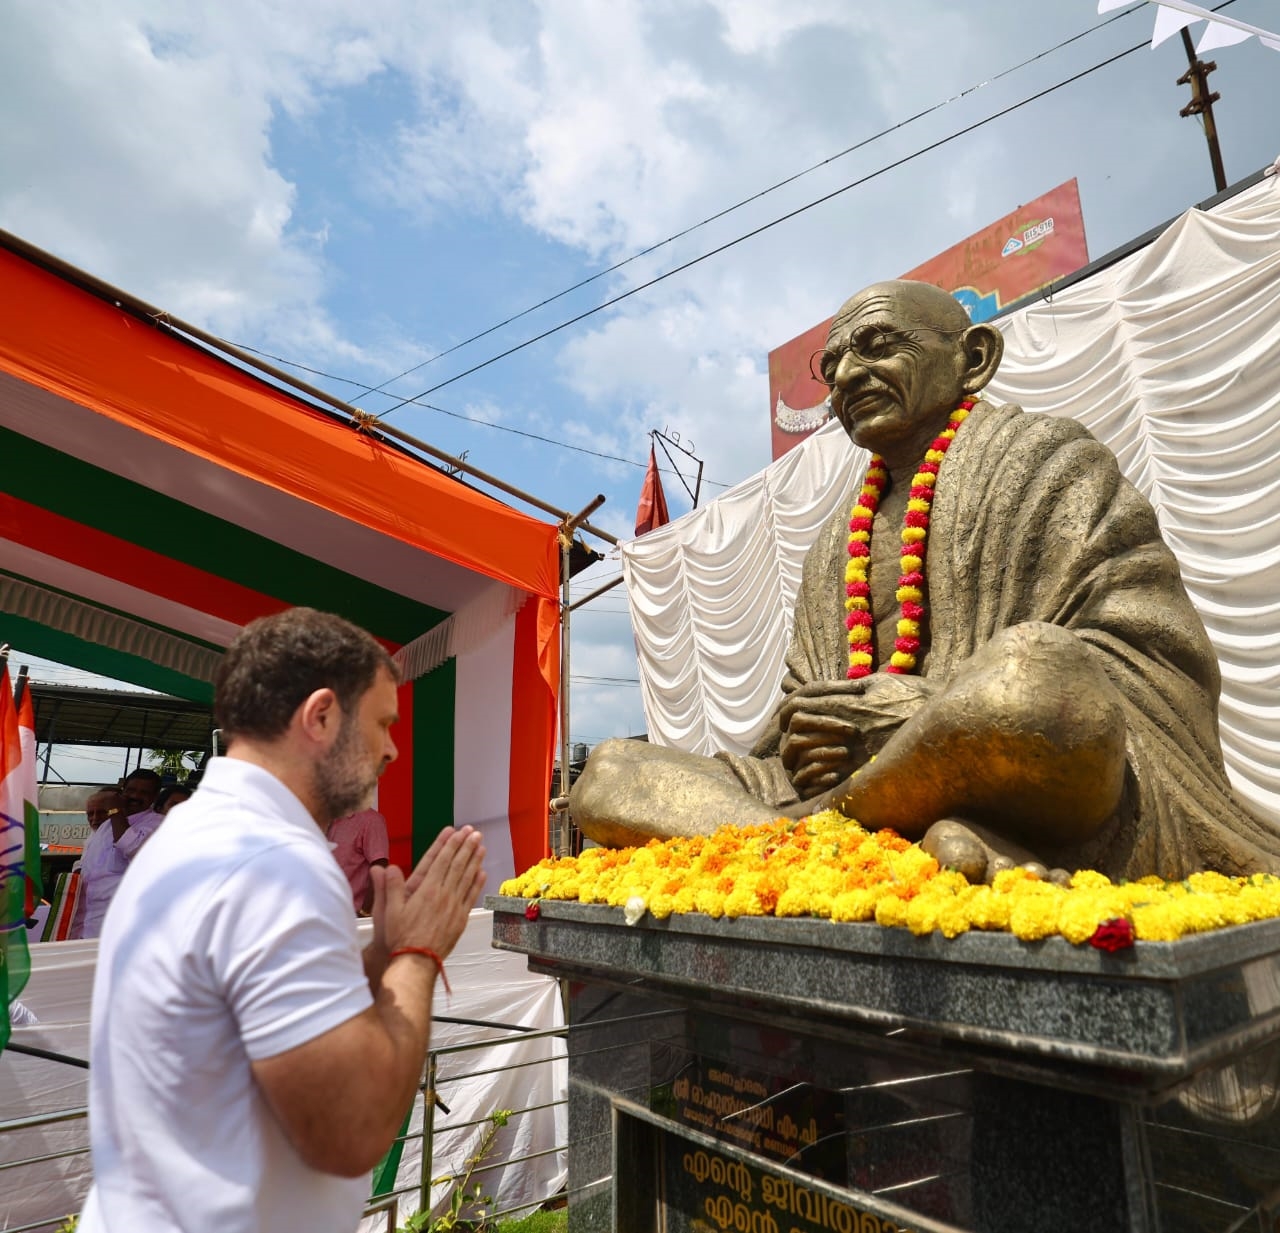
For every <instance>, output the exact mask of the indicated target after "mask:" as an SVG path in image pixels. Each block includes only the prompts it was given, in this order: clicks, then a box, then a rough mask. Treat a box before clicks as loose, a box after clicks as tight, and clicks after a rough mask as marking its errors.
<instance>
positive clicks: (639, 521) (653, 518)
mask: <svg viewBox="0 0 1280 1233" xmlns="http://www.w3.org/2000/svg"><path fill="white" fill-rule="evenodd" d="M670 521H671V515H670V514H669V513H667V498H666V494H665V493H664V492H663V491H662V480H661V478H660V477H659V475H658V458H657V455H656V454H654V452H653V445H652V443H651V444H650V445H649V466H648V469H647V470H646V471H645V473H644V483H643V484H641V485H640V505H639V508H637V510H636V534H637V535H643V534H644V533H645V532H646V531H652V530H653V529H654V527H660V526H664V525H665V524H666V523H668V522H670Z"/></svg>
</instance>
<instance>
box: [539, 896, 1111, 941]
mask: <svg viewBox="0 0 1280 1233" xmlns="http://www.w3.org/2000/svg"><path fill="white" fill-rule="evenodd" d="M541 915H542V904H541V903H539V902H538V900H536V899H534V900H531V901H530V903H529V905H528V906H527V907H526V908H525V910H524V918H525V920H537V919H538V917H539V916H541ZM1130 940H1132V939H1130Z"/></svg>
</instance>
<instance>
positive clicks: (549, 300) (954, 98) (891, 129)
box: [365, 0, 1146, 394]
mask: <svg viewBox="0 0 1280 1233" xmlns="http://www.w3.org/2000/svg"><path fill="white" fill-rule="evenodd" d="M1145 7H1146V0H1139V3H1137V4H1135V5H1133V7H1131V8H1127V9H1124V10H1123V11H1121V12H1119V13H1116V14H1115V15H1114V16H1112V17H1108V18H1107V19H1106V20H1105V21H1102V22H1099V23H1098V24H1097V25H1094V26H1090V27H1089V29H1087V30H1082V31H1080V33H1079V34H1073V35H1072V36H1071V37H1070V38H1066V39H1063V40H1062V41H1061V42H1060V43H1055V44H1054V45H1053V46H1052V47H1046V48H1045V49H1044V50H1043V51H1038V52H1036V54H1035V55H1034V56H1028V57H1027V59H1025V60H1022V61H1020V62H1019V63H1017V64H1014V65H1011V66H1010V67H1009V68H1006V69H1001V70H1000V72H998V73H996V74H995V75H994V76H992V77H987V78H985V79H984V80H982V81H979V82H977V83H975V84H974V85H972V86H968V87H966V88H965V89H963V90H961V91H960V92H959V93H957V94H953V95H951V96H950V97H948V98H945V99H942V100H941V101H939V102H937V103H933V104H932V105H930V106H928V107H925V108H924V109H923V110H921V111H917V112H916V113H915V114H914V115H911V116H908V117H907V118H906V119H904V120H899V121H897V122H896V123H894V124H891V125H889V126H888V127H887V128H883V129H881V130H880V131H879V132H878V133H873V134H872V135H871V136H870V137H864V138H862V140H860V141H856V142H854V144H853V145H851V146H846V147H845V148H844V149H843V150H839V151H837V152H836V153H835V154H832V155H829V156H828V157H827V158H824V159H822V160H820V161H819V162H816V163H813V164H811V165H810V166H808V167H805V168H804V169H803V170H801V171H796V172H793V173H792V174H791V175H788V176H785V177H783V178H782V179H781V180H778V181H776V182H775V183H773V184H770V185H769V186H768V187H767V188H762V189H758V190H757V191H756V192H754V193H752V194H750V196H747V197H744V198H742V200H741V201H735V202H734V203H733V205H730V206H725V207H724V209H721V210H717V211H716V212H715V213H714V214H709V215H707V217H706V218H703V219H700V220H699V221H698V222H696V223H691V224H690V225H689V226H687V227H685V228H683V229H682V230H680V231H677V232H675V233H674V234H672V235H669V236H667V237H666V238H665V239H662V240H658V241H657V242H656V243H654V244H650V245H649V246H648V247H647V248H642V249H640V250H639V251H638V252H634V253H632V254H631V255H630V256H629V257H624V258H623V259H622V260H621V261H616V262H614V264H613V265H611V266H607V267H606V268H605V269H603V270H597V271H596V273H594V274H591V275H589V276H588V277H586V278H583V279H579V280H578V282H576V283H574V284H573V285H572V286H569V287H566V288H565V289H564V290H563V291H557V292H556V293H555V294H554V295H549V296H547V297H546V298H545V299H541V300H539V301H538V302H537V303H536V304H531V305H530V306H529V307H528V308H524V309H521V310H520V311H519V312H517V313H512V314H511V316H509V317H505V318H504V319H503V320H501V321H499V322H498V323H497V324H496V325H491V326H488V327H487V328H486V329H483V330H481V331H480V332H479V333H477V334H472V335H471V336H470V337H468V338H464V339H463V340H462V341H461V342H457V343H454V344H453V346H451V347H448V348H446V349H445V350H444V351H440V352H437V353H436V354H435V355H432V356H429V357H428V358H427V359H425V360H423V361H422V362H421V363H418V364H415V365H414V366H413V367H412V368H406V369H405V370H404V372H400V373H397V374H396V375H395V376H394V377H388V378H387V379H386V380H385V381H382V382H380V383H379V384H377V385H373V386H366V387H365V389H366V391H367V392H368V393H371V394H373V393H381V392H382V391H383V390H385V389H386V387H387V386H389V385H392V384H394V383H395V382H396V381H399V380H400V379H401V378H403V377H408V376H410V375H412V374H413V373H415V372H418V371H419V370H421V369H423V368H426V367H427V365H429V364H434V363H435V362H436V361H437V360H442V359H444V357H445V356H447V355H452V354H453V353H454V352H455V351H460V350H461V349H462V348H463V347H466V346H469V345H470V344H471V343H473V342H479V340H480V339H482V338H487V337H488V336H489V335H490V334H493V333H495V332H496V331H498V330H500V329H502V328H503V327H504V326H508V325H511V324H512V323H513V322H516V321H519V320H520V319H521V318H522V317H527V316H528V315H529V314H530V313H534V312H537V311H538V309H540V308H545V307H546V306H547V305H548V304H554V303H555V302H556V300H560V299H563V298H564V297H565V296H567V295H571V294H572V293H573V292H575V291H580V290H581V289H582V288H583V287H586V286H588V285H589V284H591V283H594V282H597V281H598V280H599V279H601V278H606V277H608V275H610V274H615V273H617V271H618V270H621V269H622V268H623V267H624V266H628V265H630V264H631V263H632V262H633V261H639V260H640V259H641V258H643V257H648V256H650V255H651V254H653V253H656V252H657V251H658V250H659V249H662V248H665V247H667V245H669V244H674V243H675V242H676V241H677V240H682V239H684V237H685V236H688V235H692V234H693V233H694V232H695V231H698V230H700V229H701V228H703V227H706V226H709V225H710V224H711V223H714V222H718V221H719V220H720V219H722V218H725V217H727V216H728V215H730V214H732V213H734V212H735V211H737V210H741V209H743V208H744V207H745V206H749V205H751V204H752V203H753V202H756V201H759V200H761V199H762V198H764V197H767V196H768V195H769V194H770V193H775V192H777V191H778V190H779V189H782V188H786V187H787V185H789V184H794V183H795V182H796V181H797V180H801V179H803V178H804V177H805V176H807V175H811V174H812V173H813V172H815V171H821V170H822V168H823V167H827V166H829V165H830V164H832V163H834V162H837V161H838V160H839V159H842V158H845V157H846V156H848V155H850V154H856V153H857V152H858V151H859V150H861V149H863V148H864V147H865V146H869V145H871V144H872V142H875V141H879V140H880V139H881V138H882V137H888V136H890V135H891V134H893V133H896V132H898V130H899V129H903V128H906V127H907V126H908V125H911V124H914V123H915V122H916V121H917V120H923V119H924V118H925V117H926V116H930V115H932V114H933V113H934V112H935V111H940V110H941V109H942V108H944V107H947V106H950V105H951V104H952V103H956V102H959V101H960V100H961V99H963V98H967V97H968V96H969V95H970V94H976V93H977V92H978V91H979V90H983V89H985V88H986V87H987V86H989V85H993V84H994V83H995V82H997V81H1000V80H1001V79H1002V78H1004V77H1008V76H1009V75H1010V74H1012V73H1016V72H1018V71H1020V70H1021V69H1024V68H1026V67H1027V66H1028V65H1029V64H1034V63H1035V62H1036V61H1037V60H1042V59H1044V57H1045V56H1050V55H1053V54H1054V52H1058V51H1061V50H1062V49H1063V48H1064V47H1068V46H1070V45H1071V44H1072V43H1075V42H1077V41H1079V40H1080V39H1082V38H1086V37H1087V36H1088V35H1090V34H1093V33H1095V32H1096V31H1098V30H1102V29H1104V28H1105V27H1106V26H1109V25H1111V23H1112V22H1115V21H1119V20H1120V19H1121V18H1124V17H1128V16H1129V14H1130V13H1135V12H1137V11H1138V10H1139V9H1141V8H1145Z"/></svg>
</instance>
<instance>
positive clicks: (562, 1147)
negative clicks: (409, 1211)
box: [365, 1020, 569, 1221]
mask: <svg viewBox="0 0 1280 1233" xmlns="http://www.w3.org/2000/svg"><path fill="white" fill-rule="evenodd" d="M451 1022H455V1023H457V1022H465V1023H467V1024H469V1025H470V1026H475V1027H483V1028H486V1029H489V1030H497V1031H500V1032H504V1033H505V1034H504V1035H498V1036H485V1037H483V1038H481V1039H478V1040H473V1041H466V1042H463V1043H459V1044H451V1045H442V1046H440V1047H439V1048H434V1049H431V1050H429V1051H428V1053H427V1064H426V1078H425V1080H424V1082H423V1084H422V1086H421V1088H420V1091H421V1093H422V1100H423V1117H422V1129H421V1130H416V1131H412V1132H410V1133H407V1134H404V1135H401V1136H399V1137H398V1138H397V1140H396V1142H398V1143H410V1142H415V1141H421V1143H422V1145H423V1146H422V1156H421V1159H420V1164H419V1169H418V1177H417V1180H416V1182H415V1183H414V1184H412V1185H407V1186H399V1187H395V1188H393V1189H391V1190H389V1191H386V1192H384V1193H383V1194H381V1195H379V1196H377V1199H376V1202H377V1203H384V1202H386V1201H387V1200H392V1199H393V1200H395V1201H396V1202H397V1203H399V1202H400V1201H401V1200H402V1199H404V1198H405V1197H406V1196H409V1195H413V1196H414V1197H415V1200H416V1206H415V1210H416V1211H420V1212H421V1211H427V1210H428V1209H429V1208H430V1206H431V1193H432V1190H433V1189H434V1188H435V1187H436V1186H439V1185H447V1186H456V1185H458V1184H459V1183H460V1182H462V1181H463V1179H464V1178H466V1177H467V1176H470V1177H472V1178H478V1177H481V1176H482V1175H483V1174H485V1173H490V1172H492V1171H493V1170H495V1169H505V1168H509V1167H510V1166H512V1165H518V1164H522V1163H525V1162H527V1161H530V1160H536V1159H539V1158H542V1157H546V1156H550V1155H554V1154H556V1153H559V1152H566V1153H567V1152H568V1150H569V1144H568V1141H567V1139H566V1141H565V1142H563V1143H560V1142H557V1143H555V1144H554V1145H553V1146H551V1147H549V1148H542V1149H540V1150H537V1151H529V1152H525V1153H524V1154H521V1155H508V1154H499V1153H495V1154H494V1155H493V1158H492V1159H484V1160H480V1161H478V1162H477V1163H475V1164H474V1166H473V1167H472V1168H470V1170H468V1169H467V1168H466V1167H465V1165H464V1167H463V1168H461V1169H458V1170H456V1171H451V1172H448V1173H443V1174H440V1175H434V1174H433V1171H432V1170H433V1164H434V1158H435V1154H434V1145H435V1142H436V1139H437V1136H439V1135H444V1134H446V1133H448V1132H450V1131H459V1130H467V1129H472V1128H477V1127H483V1126H485V1125H487V1124H488V1123H490V1121H491V1118H492V1113H494V1112H497V1110H493V1111H491V1113H490V1114H487V1115H486V1116H484V1117H479V1118H471V1119H468V1120H464V1121H457V1122H451V1121H447V1120H446V1121H443V1122H441V1121H438V1119H437V1111H438V1110H442V1111H444V1114H445V1118H446V1119H447V1118H448V1117H449V1113H448V1111H447V1110H448V1106H447V1105H445V1104H444V1103H443V1101H442V1099H441V1096H442V1093H441V1090H440V1089H441V1084H442V1083H444V1084H446V1085H453V1084H456V1083H462V1082H465V1081H467V1080H470V1079H479V1078H485V1077H489V1076H494V1075H500V1074H507V1073H510V1072H513V1071H517V1070H523V1069H527V1068H529V1067H538V1066H555V1065H556V1064H557V1063H559V1064H560V1065H562V1066H564V1067H565V1070H566V1072H567V1069H568V1067H567V1060H566V1058H565V1057H564V1055H563V1054H561V1055H559V1056H556V1055H554V1054H552V1055H548V1056H545V1057H540V1058H531V1059H528V1060H524V1061H517V1062H512V1063H509V1064H507V1065H502V1066H487V1067H482V1068H480V1069H474V1070H470V1069H466V1068H465V1059H466V1056H467V1055H468V1054H471V1053H476V1052H479V1051H481V1050H489V1049H495V1048H503V1047H506V1046H514V1045H517V1044H527V1043H528V1042H530V1041H536V1040H565V1039H566V1037H567V1035H568V1029H566V1028H546V1029H542V1030H530V1029H528V1028H521V1027H516V1026H514V1025H512V1024H491V1023H485V1022H484V1021H481V1020H466V1021H459V1020H452V1021H451ZM452 1059H462V1060H463V1062H464V1067H463V1069H460V1070H457V1071H454V1070H452V1069H451V1070H450V1071H449V1073H448V1075H447V1076H442V1074H441V1063H442V1060H452ZM567 1106H568V1094H567V1091H566V1092H565V1094H563V1095H560V1096H557V1097H556V1098H555V1099H554V1100H550V1101H543V1102H541V1103H538V1104H532V1105H526V1106H524V1107H522V1108H519V1109H511V1110H505V1112H507V1113H508V1114H509V1115H510V1117H509V1122H510V1121H515V1120H516V1119H517V1118H520V1117H525V1116H528V1115H530V1114H534V1113H539V1112H543V1111H545V1110H548V1109H556V1108H562V1107H563V1108H567ZM508 1124H509V1123H508ZM566 1124H567V1119H566ZM564 1195H565V1191H564V1190H563V1189H562V1188H557V1189H556V1190H555V1191H554V1192H552V1193H548V1194H545V1195H533V1196H529V1197H527V1198H524V1199H522V1200H521V1201H520V1203H519V1204H518V1205H517V1206H515V1207H508V1208H500V1209H498V1210H495V1211H486V1213H485V1219H486V1221H496V1220H501V1219H503V1218H504V1217H506V1216H511V1215H514V1214H515V1213H517V1212H528V1211H530V1210H532V1209H534V1208H536V1207H538V1206H540V1205H542V1204H544V1203H546V1202H548V1201H550V1200H553V1199H559V1198H561V1197H564ZM365 1214H366V1215H368V1214H370V1213H369V1211H368V1210H366V1213H365Z"/></svg>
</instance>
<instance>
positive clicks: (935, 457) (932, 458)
mask: <svg viewBox="0 0 1280 1233" xmlns="http://www.w3.org/2000/svg"><path fill="white" fill-rule="evenodd" d="M924 460H925V462H941V461H942V451H941V450H925V452H924Z"/></svg>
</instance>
